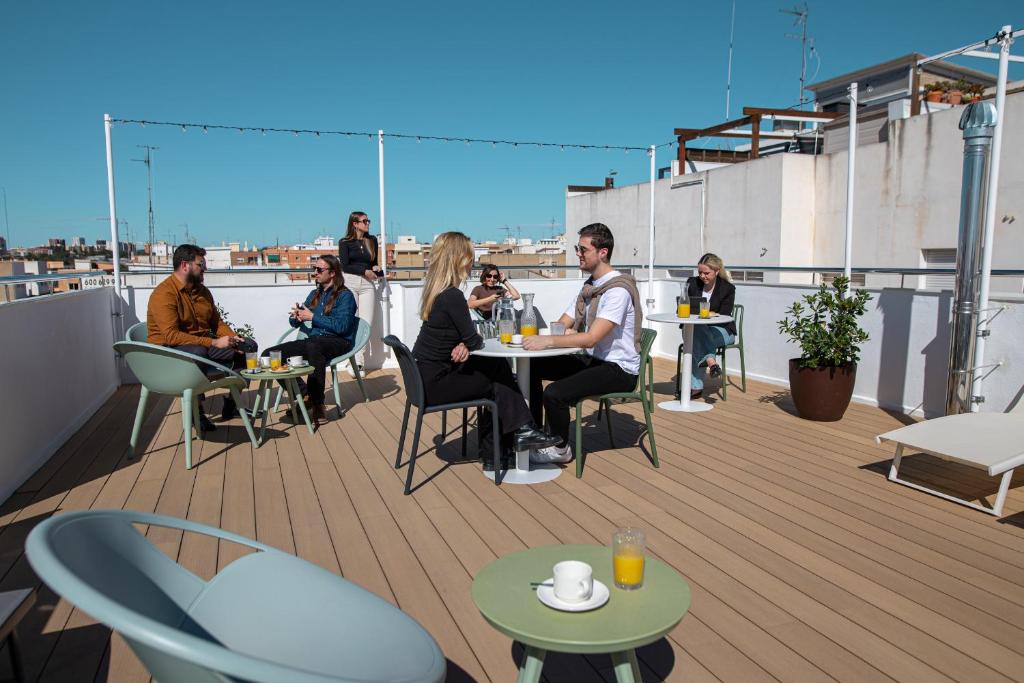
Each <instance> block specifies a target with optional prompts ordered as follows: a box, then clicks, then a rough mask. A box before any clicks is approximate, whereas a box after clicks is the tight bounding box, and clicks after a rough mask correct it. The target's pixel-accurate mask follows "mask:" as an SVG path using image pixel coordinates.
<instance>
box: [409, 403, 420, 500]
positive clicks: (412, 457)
mask: <svg viewBox="0 0 1024 683" xmlns="http://www.w3.org/2000/svg"><path fill="white" fill-rule="evenodd" d="M422 427H423V413H421V412H419V411H417V413H416V430H415V431H414V432H413V435H412V453H410V454H409V473H408V474H407V475H406V476H405V495H407V496H408V495H409V494H410V493H412V472H413V470H414V469H415V467H416V453H417V452H418V451H419V450H420V429H421V428H422Z"/></svg>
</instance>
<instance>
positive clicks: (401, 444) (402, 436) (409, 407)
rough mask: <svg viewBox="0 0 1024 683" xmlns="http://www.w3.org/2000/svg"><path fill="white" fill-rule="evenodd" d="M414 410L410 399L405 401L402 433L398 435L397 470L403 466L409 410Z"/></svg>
mask: <svg viewBox="0 0 1024 683" xmlns="http://www.w3.org/2000/svg"><path fill="white" fill-rule="evenodd" d="M410 410H412V404H411V403H409V402H408V401H406V402H405V415H404V416H403V417H402V433H401V434H399V436H398V455H397V456H395V469H396V470H397V469H398V468H399V467H401V466H402V450H403V449H404V448H405V433H406V431H407V430H408V429H409V411H410Z"/></svg>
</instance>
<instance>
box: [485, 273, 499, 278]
mask: <svg viewBox="0 0 1024 683" xmlns="http://www.w3.org/2000/svg"><path fill="white" fill-rule="evenodd" d="M484 279H485V280H497V279H498V274H497V273H487V275H484Z"/></svg>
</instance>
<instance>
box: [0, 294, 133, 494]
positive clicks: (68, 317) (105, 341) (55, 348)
mask: <svg viewBox="0 0 1024 683" xmlns="http://www.w3.org/2000/svg"><path fill="white" fill-rule="evenodd" d="M111 303H112V290H110V289H108V288H102V289H92V290H85V291H80V292H72V293H69V294H57V295H53V296H48V297H42V298H38V299H26V300H22V301H16V302H12V303H9V304H5V305H3V306H0V349H3V350H4V371H3V391H0V434H2V435H3V447H2V448H0V500H4V499H6V498H7V497H8V496H9V495H11V493H13V492H14V491H15V490H16V489H17V488H18V487H19V486H21V484H22V483H24V482H25V480H27V479H28V478H29V477H30V476H31V475H32V473H33V472H35V471H36V470H37V469H38V468H39V467H40V466H41V465H42V464H43V463H45V462H46V461H47V460H48V459H49V458H50V456H52V455H53V454H54V453H55V452H56V451H57V449H58V448H60V447H61V445H63V444H64V442H65V441H67V440H68V439H69V438H70V437H71V435H72V434H74V433H75V432H76V431H77V430H78V429H79V428H81V427H82V425H84V424H85V423H86V421H87V420H89V419H90V418H91V417H92V415H93V413H95V412H96V411H97V410H98V409H99V408H100V406H102V405H103V402H104V401H106V400H107V399H108V398H109V397H110V395H111V394H112V393H113V392H114V389H116V388H117V386H118V384H119V380H118V375H117V368H116V363H115V360H114V352H113V349H112V348H111V347H112V345H113V343H114V333H113V324H112V318H111Z"/></svg>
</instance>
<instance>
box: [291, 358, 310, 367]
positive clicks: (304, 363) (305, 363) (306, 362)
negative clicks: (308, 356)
mask: <svg viewBox="0 0 1024 683" xmlns="http://www.w3.org/2000/svg"><path fill="white" fill-rule="evenodd" d="M307 365H309V361H308V360H304V361H302V362H301V363H292V364H291V367H293V368H304V367H306V366H307Z"/></svg>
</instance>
